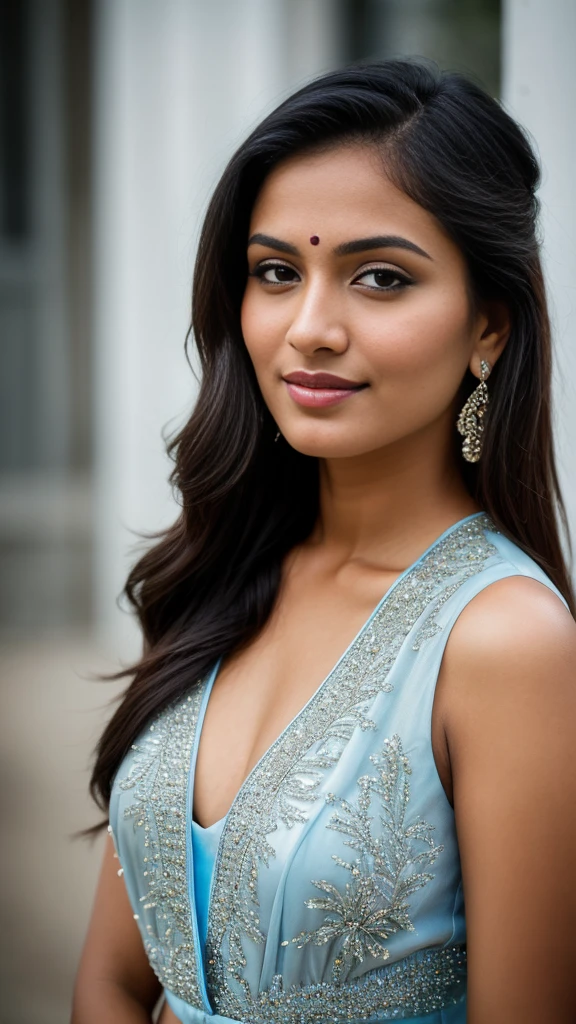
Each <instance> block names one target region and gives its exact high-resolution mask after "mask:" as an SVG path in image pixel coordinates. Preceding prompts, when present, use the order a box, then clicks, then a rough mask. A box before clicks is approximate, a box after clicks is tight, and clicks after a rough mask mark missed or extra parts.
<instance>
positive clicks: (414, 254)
mask: <svg viewBox="0 0 576 1024" xmlns="http://www.w3.org/2000/svg"><path fill="white" fill-rule="evenodd" d="M311 232H312V234H311ZM318 236H319V237H320V238H321V239H322V244H321V245H311V244H310V241H311V238H312V237H318ZM248 265H249V276H248V280H247V284H246V289H245V293H244V298H243V302H242V312H241V320H242V332H243V336H244V341H245V344H246V347H247V349H248V352H249V355H250V357H251V360H252V363H253V365H254V369H255V372H256V376H257V379H258V383H259V385H260V388H261V391H262V394H263V397H264V400H265V402H266V404H267V406H268V408H269V409H270V412H271V414H272V416H273V418H274V420H275V421H276V423H277V424H278V427H279V429H280V430H281V432H282V434H283V435H284V436H285V438H286V439H287V440H288V442H289V443H290V444H291V445H292V446H293V447H294V448H296V449H297V450H298V451H301V452H303V453H305V454H309V455H318V456H333V457H338V456H352V455H359V454H361V453H364V452H369V451H374V450H375V449H378V448H382V447H385V446H389V445H393V444H394V443H396V442H399V441H401V440H402V439H404V438H406V437H408V436H417V435H422V434H423V433H426V431H428V430H432V429H436V430H437V429H438V425H439V424H443V425H444V427H445V429H444V434H445V437H446V438H447V439H448V437H449V436H450V432H451V431H452V430H453V421H454V415H455V411H456V407H455V401H456V395H457V393H458V389H459V385H460V383H461V381H462V378H463V376H464V374H465V371H466V368H467V367H468V365H470V362H471V358H473V357H474V352H475V349H476V344H477V341H478V339H479V337H480V336H481V333H482V330H483V329H484V328H485V326H486V321H485V318H483V317H482V316H481V315H480V314H474V315H473V314H472V312H471V306H470V297H469V291H470V289H469V283H468V276H467V268H466V264H465V261H464V257H463V255H462V253H461V251H460V250H459V248H458V247H457V246H456V245H455V243H454V242H453V241H452V240H451V239H450V238H449V237H448V235H447V234H446V232H445V231H444V229H443V228H442V226H441V225H440V223H439V222H438V221H437V220H436V218H435V217H433V216H432V215H431V214H430V213H428V212H427V211H426V210H424V209H423V208H422V207H421V206H419V205H418V204H417V203H415V202H414V201H413V200H412V199H410V198H409V197H408V196H407V195H406V194H405V193H404V192H402V191H400V190H399V189H398V188H397V187H396V186H395V185H393V184H392V182H391V181H390V180H389V179H388V178H387V177H386V175H385V173H384V168H383V164H382V160H381V157H380V156H379V154H378V152H377V151H376V150H375V149H374V148H373V147H369V146H367V145H362V144H358V143H356V144H350V145H347V146H339V147H337V148H334V149H331V150H329V151H327V152H326V151H324V152H320V153H312V154H306V155H301V156H295V157H292V158H290V159H289V160H286V161H284V162H283V163H282V164H280V165H279V166H278V167H277V168H275V169H274V170H273V171H272V173H271V174H270V175H269V177H268V178H267V179H266V181H265V182H264V185H263V187H262V189H261V191H260V194H259V196H258V198H257V200H256V203H255V205H254V209H253V212H252V218H251V222H250V231H249V241H248Z"/></svg>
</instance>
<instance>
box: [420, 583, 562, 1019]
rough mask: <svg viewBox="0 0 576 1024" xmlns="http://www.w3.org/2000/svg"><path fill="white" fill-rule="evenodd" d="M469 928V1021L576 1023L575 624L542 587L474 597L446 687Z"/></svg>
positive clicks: (452, 648)
mask: <svg viewBox="0 0 576 1024" xmlns="http://www.w3.org/2000/svg"><path fill="white" fill-rule="evenodd" d="M438 686H439V689H440V694H439V696H440V701H441V707H442V709H443V711H442V719H443V723H444V728H445V732H446V737H447V742H448V748H449V752H450V762H451V767H452V777H453V787H454V810H455V815H456V826H457V830H458V841H459V847H460V853H461V859H462V873H463V884H464V899H465V908H466V923H467V932H468V956H469V982H468V1016H467V1021H468V1024H543V1022H544V1021H545V1022H546V1024H573V1022H574V1021H575V1020H576V942H575V931H576V879H575V869H576V769H575V765H574V741H575V738H576V623H574V621H573V619H572V618H571V616H570V615H569V613H568V612H567V611H566V610H565V608H564V606H563V605H562V603H561V602H560V601H559V600H558V598H557V597H556V596H555V595H554V594H553V593H552V592H551V591H550V590H548V589H547V588H546V587H545V586H543V585H542V584H540V583H538V582H537V581H535V580H530V579H526V578H522V577H513V578H509V579H505V580H500V581H499V582H497V583H494V584H492V585H491V586H490V587H488V588H486V590H484V591H483V592H482V593H481V594H479V595H478V596H477V597H476V598H474V599H473V600H472V601H471V602H470V604H469V605H468V606H467V607H466V609H465V610H464V611H463V613H462V615H461V616H460V618H459V620H458V621H457V623H456V625H455V626H454V629H453V631H452V635H451V637H450V639H449V641H448V644H447V648H446V653H445V657H444V662H443V666H442V671H441V676H440V678H439V681H438Z"/></svg>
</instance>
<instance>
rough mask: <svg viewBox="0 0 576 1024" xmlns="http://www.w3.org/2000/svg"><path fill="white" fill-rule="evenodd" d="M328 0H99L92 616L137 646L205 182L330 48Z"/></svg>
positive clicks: (184, 390)
mask: <svg viewBox="0 0 576 1024" xmlns="http://www.w3.org/2000/svg"><path fill="white" fill-rule="evenodd" d="M334 9H335V5H334V2H333V0H315V2H314V3H313V4H312V3H310V2H309V0H242V3H239V2H238V0H212V2H211V3H205V2H204V0H166V2H162V3H159V2H158V0H98V2H97V4H96V39H95V56H96V69H95V94H96V100H95V123H96V127H95V145H94V151H95V168H94V178H95V209H94V225H95V235H96V251H95V282H94V293H95V294H94V309H95V338H94V350H95V360H96V365H95V368H94V369H95V372H94V387H95V402H96V420H97V421H96V430H95V433H96V464H97V471H96V492H97V505H96V515H95V520H96V558H95V568H96V619H97V623H98V626H99V631H100V634H101V636H102V637H105V638H106V639H107V640H109V641H111V642H112V643H113V644H114V645H115V646H116V648H117V649H120V650H125V651H126V652H127V654H130V652H131V651H132V650H134V649H135V648H134V643H135V632H134V630H133V629H132V628H131V626H130V623H129V621H128V619H127V617H126V616H124V615H121V614H120V613H119V612H118V610H117V608H116V606H115V599H116V597H117V595H118V594H119V592H120V591H121V589H122V586H123V583H124V580H125V576H126V572H127V569H128V566H129V564H130V563H131V562H132V561H133V554H132V553H131V552H130V545H131V544H133V543H134V541H135V537H134V536H133V534H131V532H130V531H134V530H136V531H139V530H143V529H144V530H154V529H158V528H159V527H161V526H162V525H164V524H167V523H168V522H170V521H171V520H172V519H173V518H174V517H175V514H176V513H175V507H174V505H173V504H172V501H171V498H170V495H169V490H168V485H167V482H166V481H167V476H168V473H169V469H170V464H169V463H168V461H167V459H166V457H165V454H164V444H163V441H162V436H161V432H162V430H163V428H164V427H165V426H167V425H168V426H169V427H171V428H174V426H175V425H176V424H178V423H180V422H182V419H183V417H184V415H185V414H186V413H187V412H188V411H189V410H190V407H191V405H192V403H193V401H194V397H195V394H196V385H195V382H194V379H193V377H192V374H191V373H190V371H189V370H188V368H187V365H186V362H185V359H184V355H183V342H184V336H185V333H186V329H187V326H188V319H189V304H190V302H189V296H190V281H191V275H192V265H193V257H194V247H195V240H196V237H197V232H198V228H199V223H200V220H201V214H202V211H203V209H204V206H205V203H206V200H207V198H208V195H209V193H210V191H211V189H212V187H213V185H214V184H215V182H216V180H217V177H218V174H219V172H220V170H221V169H222V167H223V165H224V163H225V161H226V160H227V159H228V157H229V156H230V155H231V153H232V152H233V150H234V149H235V148H236V146H237V145H238V143H239V142H240V141H241V138H242V136H243V135H244V134H245V133H246V132H247V130H248V129H249V127H250V125H251V124H253V123H254V122H255V121H256V120H257V119H259V118H260V116H261V115H262V113H264V112H265V111H266V110H267V109H271V108H272V107H273V106H275V105H276V103H277V102H278V101H279V99H281V98H282V96H283V95H284V94H285V93H286V92H288V91H289V90H291V89H292V88H293V87H294V86H295V85H297V84H298V83H299V82H300V81H302V80H304V79H305V78H306V77H308V76H310V75H312V74H316V73H318V72H320V71H321V70H324V69H327V68H328V67H329V66H331V65H332V64H333V63H334V62H335V60H336V52H335V51H336V41H335V38H334V33H335V30H336V29H335V26H336V18H335V15H334Z"/></svg>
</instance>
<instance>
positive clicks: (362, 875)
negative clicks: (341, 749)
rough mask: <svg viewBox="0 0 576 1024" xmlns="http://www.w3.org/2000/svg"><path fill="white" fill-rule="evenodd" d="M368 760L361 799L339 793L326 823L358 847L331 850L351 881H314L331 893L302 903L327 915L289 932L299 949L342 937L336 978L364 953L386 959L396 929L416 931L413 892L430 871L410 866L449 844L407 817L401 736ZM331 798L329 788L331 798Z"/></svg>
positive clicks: (424, 861)
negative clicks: (352, 855)
mask: <svg viewBox="0 0 576 1024" xmlns="http://www.w3.org/2000/svg"><path fill="white" fill-rule="evenodd" d="M370 760H371V762H372V764H373V765H374V766H375V767H376V768H377V769H378V774H377V775H376V776H373V775H363V776H361V778H359V779H358V782H357V785H358V789H359V791H360V792H359V797H358V801H357V804H353V803H350V802H349V801H347V800H342V799H341V800H340V801H339V803H340V806H341V810H340V811H337V812H335V813H334V814H333V815H332V816H331V818H330V821H329V823H328V825H327V826H326V827H327V828H330V829H333V830H334V831H335V832H341V833H342V834H343V835H345V836H346V837H347V838H346V839H345V840H344V845H345V846H349V847H351V848H352V849H354V850H357V851H358V852H359V853H360V856H359V857H358V858H356V859H355V860H353V861H346V860H343V859H342V858H341V857H339V856H337V855H336V854H332V859H333V860H334V861H335V862H336V864H338V865H339V866H340V867H342V868H344V869H345V870H346V871H348V872H349V874H350V876H351V881H350V882H346V885H345V888H344V890H343V891H342V890H340V889H338V888H337V887H336V886H335V885H333V884H332V882H328V881H326V880H325V879H318V880H313V881H312V884H313V885H315V886H316V887H317V888H318V889H320V890H321V891H322V892H325V893H326V896H323V897H313V898H311V899H307V900H305V905H306V906H307V907H309V908H310V909H311V910H320V911H323V912H324V915H325V918H324V921H323V923H322V924H321V925H320V926H319V927H318V928H316V929H314V931H302V932H300V934H299V935H297V936H295V937H294V938H293V939H292V942H296V943H297V944H298V948H299V949H301V948H302V946H304V945H306V944H307V943H309V942H312V943H314V945H315V946H324V945H325V944H326V943H327V942H333V941H334V940H338V939H340V940H341V942H340V944H339V946H338V947H337V950H336V954H335V956H334V958H333V963H332V976H333V978H334V981H335V982H341V981H342V980H343V979H344V978H348V976H349V974H350V972H351V970H353V968H354V967H356V966H357V964H360V963H363V962H364V958H365V957H366V956H372V957H374V958H375V959H377V960H387V959H388V958H389V956H390V952H389V950H388V949H387V948H386V946H385V945H384V943H385V941H386V939H388V938H389V936H390V935H392V934H393V932H396V931H398V929H404V930H407V931H414V925H413V924H412V921H411V920H410V917H409V915H408V899H409V897H410V896H411V895H412V893H414V892H416V891H417V890H418V889H421V888H422V887H423V886H424V885H426V884H427V883H428V882H430V881H431V880H432V878H433V875H431V874H429V873H427V872H425V871H422V870H413V869H414V868H418V869H419V868H420V867H421V866H422V865H431V864H433V863H434V861H435V860H436V858H437V857H438V855H439V854H440V853H441V852H442V850H443V849H444V847H443V846H435V845H434V841H433V839H432V837H431V833H432V832H433V830H434V826H433V825H429V824H427V823H426V822H425V821H422V820H421V819H417V820H415V821H413V822H411V823H407V821H406V811H407V805H408V801H409V799H410V782H409V776H410V775H411V774H412V768H411V767H410V762H409V759H408V757H407V756H406V754H405V753H404V751H403V749H402V742H401V739H400V737H399V736H398V735H395V736H393V737H392V738H391V739H387V740H385V741H384V745H383V749H382V752H381V753H380V754H371V755H370ZM373 796H377V797H378V799H379V801H380V814H379V816H378V818H377V819H376V820H377V821H378V830H377V834H374V833H373V831H372V828H371V825H372V822H373V821H374V820H375V819H374V815H371V814H370V809H371V804H372V798H373ZM333 801H334V796H333V794H330V798H329V801H328V802H329V803H333ZM422 845H424V849H422Z"/></svg>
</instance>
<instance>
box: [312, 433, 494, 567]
mask: <svg viewBox="0 0 576 1024" xmlns="http://www.w3.org/2000/svg"><path fill="white" fill-rule="evenodd" d="M450 449H451V445H450V440H449V439H448V444H445V445H439V444H438V438H437V437H436V438H430V437H421V436H414V437H411V438H403V439H402V440H401V441H399V442H397V443H396V444H393V445H387V446H386V448H383V449H378V450H376V451H373V452H368V453H365V454H363V455H361V456H358V457H350V458H342V459H326V460H322V462H321V467H320V515H319V519H318V523H317V526H316V528H315V530H314V533H313V535H312V537H311V538H310V540H311V542H312V543H313V544H321V545H322V546H323V547H330V548H331V549H332V550H334V551H336V550H339V551H340V552H341V555H342V557H344V558H347V559H348V558H350V559H354V560H359V561H367V562H370V563H374V562H376V563H378V564H380V565H382V567H385V568H390V569H398V570H402V569H404V568H405V567H406V565H409V564H411V562H412V561H413V560H414V559H415V558H416V557H418V555H419V554H420V553H421V551H423V550H424V549H425V548H426V547H428V545H429V544H431V543H432V542H433V541H434V540H435V539H436V537H438V536H439V535H440V534H441V533H443V531H444V530H445V529H447V528H448V527H449V526H450V525H452V523H454V522H456V521H457V520H458V519H461V518H464V517H465V516H467V515H471V514H472V513H474V512H478V511H479V510H480V509H479V505H478V504H477V503H476V502H475V501H474V499H473V498H471V497H470V495H469V493H468V491H467V490H466V487H465V485H464V481H463V478H462V476H461V474H460V472H459V469H458V467H457V464H456V462H455V459H454V456H453V455H452V452H451V450H450ZM398 563H400V564H398Z"/></svg>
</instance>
